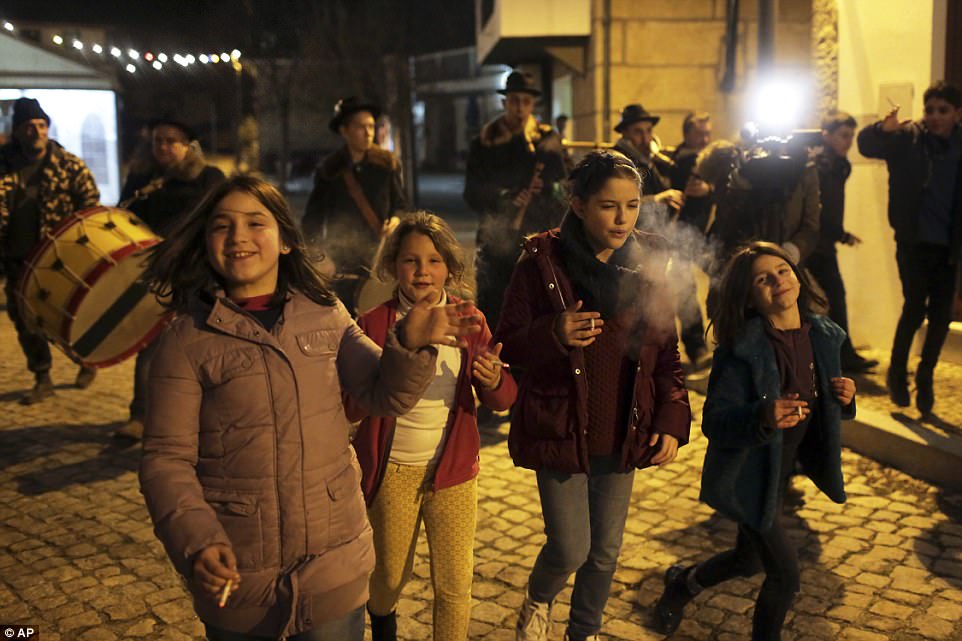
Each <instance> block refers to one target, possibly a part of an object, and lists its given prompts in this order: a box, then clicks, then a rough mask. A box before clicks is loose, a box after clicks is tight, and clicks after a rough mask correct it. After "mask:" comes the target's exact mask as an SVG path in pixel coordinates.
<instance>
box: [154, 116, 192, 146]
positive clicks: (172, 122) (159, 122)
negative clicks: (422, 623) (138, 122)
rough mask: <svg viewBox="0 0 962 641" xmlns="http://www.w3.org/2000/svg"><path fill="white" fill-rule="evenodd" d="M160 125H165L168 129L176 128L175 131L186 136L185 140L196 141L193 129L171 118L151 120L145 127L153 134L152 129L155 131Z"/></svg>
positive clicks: (163, 117)
mask: <svg viewBox="0 0 962 641" xmlns="http://www.w3.org/2000/svg"><path fill="white" fill-rule="evenodd" d="M161 125H167V126H168V127H176V128H177V129H180V130H181V131H183V132H184V135H185V136H187V140H197V132H196V131H194V128H193V127H191V126H190V125H188V124H186V123H184V122H182V121H180V120H178V119H177V118H173V117H171V116H161V117H160V118H154V119H153V120H151V121H150V122H148V123H147V126H148V127H150V131H151V132H153V130H154V129H156V128H157V127H160V126H161Z"/></svg>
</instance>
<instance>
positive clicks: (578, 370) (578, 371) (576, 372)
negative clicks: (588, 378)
mask: <svg viewBox="0 0 962 641" xmlns="http://www.w3.org/2000/svg"><path fill="white" fill-rule="evenodd" d="M575 374H578V375H580V374H581V370H580V369H578V368H577V367H576V368H575Z"/></svg>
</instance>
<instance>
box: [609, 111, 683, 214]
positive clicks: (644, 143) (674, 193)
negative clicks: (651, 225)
mask: <svg viewBox="0 0 962 641" xmlns="http://www.w3.org/2000/svg"><path fill="white" fill-rule="evenodd" d="M660 120H661V116H656V115H655V114H652V113H648V111H647V110H646V109H645V108H644V107H642V106H641V105H640V104H633V105H628V106H627V107H625V108H624V109H623V110H622V111H621V120H620V121H619V122H618V124H617V125H615V131H616V132H618V133H619V134H621V138H620V139H619V140H618V142H616V143H615V149H617V150H618V151H620V152H621V153H623V154H624V155H626V156H628V157H629V158H631V161H632V162H633V163H635V167H637V168H638V172H639V173H640V174H641V193H642V195H643V196H646V197H648V199H649V200H651V199H655V200H657V201H658V202H664V203H666V204H668V205H669V206H671V207H672V208H674V209H679V208H680V207H681V205H682V202H683V197H682V193H681V192H680V191H678V190H676V189H671V181H670V180H669V178H668V176H667V169H668V166H667V163H670V162H671V160H670V159H669V158H667V157H663V156H659V155H656V154H655V150H654V148H653V143H655V140H656V139H655V131H654V129H655V125H657V124H658V121H660Z"/></svg>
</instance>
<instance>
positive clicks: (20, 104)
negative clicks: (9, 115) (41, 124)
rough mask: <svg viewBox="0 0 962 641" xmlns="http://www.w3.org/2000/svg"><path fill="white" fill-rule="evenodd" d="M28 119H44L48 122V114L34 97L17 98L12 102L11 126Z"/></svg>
mask: <svg viewBox="0 0 962 641" xmlns="http://www.w3.org/2000/svg"><path fill="white" fill-rule="evenodd" d="M30 120H46V121H47V124H48V125H49V124H50V116H48V115H47V112H46V111H44V110H43V108H42V107H41V106H40V102H39V101H38V100H37V99H36V98H17V100H16V102H14V103H13V128H14V129H16V128H17V127H19V126H20V125H21V124H22V123H25V122H28V121H30Z"/></svg>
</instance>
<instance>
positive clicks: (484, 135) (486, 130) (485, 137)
mask: <svg viewBox="0 0 962 641" xmlns="http://www.w3.org/2000/svg"><path fill="white" fill-rule="evenodd" d="M552 131H553V129H552V128H551V127H550V126H549V125H542V124H541V123H539V122H538V121H537V120H536V119H535V117H534V116H528V120H527V121H526V122H525V124H524V130H523V133H524V138H525V141H527V143H528V149H529V150H530V151H532V152H533V151H534V147H535V145H537V144H538V143H539V142H541V139H542V138H544V137H546V136H548V135H549V134H551V133H552ZM516 135H517V134H516V133H514V132H512V131H511V130H510V129H508V125H507V124H506V123H505V121H504V116H503V115H500V116H498V117H497V118H495V119H494V120H491V121H489V122H488V123H487V124H485V125H484V126H483V127H482V128H481V133H480V134H478V139H479V140H480V141H481V145H482V146H483V147H496V146H498V145H503V144H505V143H507V142H509V141H510V140H511V139H512V138H514V137H515V136H516Z"/></svg>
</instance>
